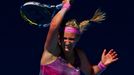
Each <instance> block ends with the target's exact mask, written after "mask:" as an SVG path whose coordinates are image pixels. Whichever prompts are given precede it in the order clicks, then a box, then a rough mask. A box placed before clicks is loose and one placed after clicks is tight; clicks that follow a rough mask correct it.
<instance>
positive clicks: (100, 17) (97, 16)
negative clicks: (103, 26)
mask: <svg viewBox="0 0 134 75" xmlns="http://www.w3.org/2000/svg"><path fill="white" fill-rule="evenodd" d="M105 17H106V13H104V12H102V11H101V10H100V9H97V10H96V11H95V13H94V15H93V17H92V18H91V19H89V20H84V21H82V22H80V23H78V22H77V21H76V20H75V19H72V20H70V21H68V22H67V23H66V26H71V27H74V28H77V29H79V30H80V32H81V34H82V33H83V32H84V31H86V30H87V26H89V25H90V23H91V22H97V23H101V22H102V21H104V20H105Z"/></svg>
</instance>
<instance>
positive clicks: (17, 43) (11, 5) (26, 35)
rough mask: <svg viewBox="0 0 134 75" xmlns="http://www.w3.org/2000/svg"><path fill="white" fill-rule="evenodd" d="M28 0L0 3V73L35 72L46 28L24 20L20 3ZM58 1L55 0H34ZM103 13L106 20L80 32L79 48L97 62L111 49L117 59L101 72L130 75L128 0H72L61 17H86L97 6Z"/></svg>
mask: <svg viewBox="0 0 134 75" xmlns="http://www.w3.org/2000/svg"><path fill="white" fill-rule="evenodd" d="M27 1H29V0H22V1H21V0H10V1H6V0H3V1H2V2H1V3H0V75H9V74H10V75H38V72H39V65H40V58H41V54H42V51H43V45H44V41H45V37H46V34H47V30H48V28H38V27H34V26H31V25H29V24H28V23H27V22H25V21H24V20H23V19H22V18H21V17H20V13H19V9H20V6H21V5H22V4H23V3H25V2H27ZM34 1H38V2H42V3H45V2H48V3H51V4H57V3H60V2H59V1H58V0H54V2H53V1H52V0H34ZM98 7H99V8H102V10H103V11H105V12H106V13H107V20H106V21H105V22H103V23H101V24H92V25H91V27H90V28H89V30H88V31H86V32H85V34H83V37H82V38H81V40H80V42H79V43H78V46H80V47H82V48H83V49H84V50H85V52H86V54H87V56H88V57H89V58H90V60H91V61H92V63H94V64H97V63H98V62H99V61H100V56H101V53H102V50H103V49H104V48H106V49H107V50H109V49H111V48H113V49H115V50H116V51H117V53H118V57H119V60H118V61H117V62H116V63H113V64H112V65H110V66H109V67H108V68H107V70H106V71H105V72H103V75H133V67H134V65H133V63H134V61H133V57H134V54H133V52H134V51H133V50H134V48H133V42H134V30H133V25H134V23H133V22H134V21H133V18H134V14H133V13H134V8H133V2H132V1H129V0H124V1H123V0H118V1H117V0H116V1H115V0H75V1H74V3H73V5H72V8H71V9H70V11H69V12H68V13H67V16H65V19H68V18H71V19H73V18H76V19H77V20H78V21H82V20H84V19H89V18H91V16H92V15H93V13H94V11H95V10H96V9H97V8H98Z"/></svg>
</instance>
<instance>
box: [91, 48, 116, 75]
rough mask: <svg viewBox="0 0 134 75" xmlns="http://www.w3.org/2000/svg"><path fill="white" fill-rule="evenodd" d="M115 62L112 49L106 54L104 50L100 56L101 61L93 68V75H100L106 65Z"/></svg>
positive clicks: (114, 54) (114, 53)
mask: <svg viewBox="0 0 134 75" xmlns="http://www.w3.org/2000/svg"><path fill="white" fill-rule="evenodd" d="M117 60H118V58H117V53H116V52H115V51H114V50H113V49H111V50H110V51H109V52H108V53H106V49H104V51H103V53H102V56H101V61H100V62H99V64H98V65H94V66H93V70H94V73H95V74H97V75H98V74H101V73H102V72H103V71H104V70H105V69H106V68H107V67H108V65H110V64H112V63H113V62H115V61H117Z"/></svg>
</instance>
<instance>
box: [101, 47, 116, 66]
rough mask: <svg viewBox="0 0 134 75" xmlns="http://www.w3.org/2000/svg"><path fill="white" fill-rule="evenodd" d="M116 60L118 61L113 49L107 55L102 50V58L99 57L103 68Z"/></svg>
mask: <svg viewBox="0 0 134 75" xmlns="http://www.w3.org/2000/svg"><path fill="white" fill-rule="evenodd" d="M117 60H118V58H117V53H116V52H115V51H114V50H113V49H111V50H110V51H109V52H108V53H106V49H104V51H103V53H102V56H101V62H102V63H103V64H104V65H105V66H108V65H110V64H111V63H113V62H115V61H117Z"/></svg>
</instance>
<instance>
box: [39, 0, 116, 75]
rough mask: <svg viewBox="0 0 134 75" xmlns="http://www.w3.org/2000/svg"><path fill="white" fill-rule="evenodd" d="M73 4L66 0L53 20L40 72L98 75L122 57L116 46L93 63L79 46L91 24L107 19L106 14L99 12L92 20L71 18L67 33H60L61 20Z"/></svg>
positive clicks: (42, 73) (65, 30)
mask: <svg viewBox="0 0 134 75" xmlns="http://www.w3.org/2000/svg"><path fill="white" fill-rule="evenodd" d="M70 7H71V5H70V0H63V7H62V8H61V10H60V11H59V12H58V13H57V14H56V15H55V16H54V17H53V19H52V21H51V23H50V28H49V31H48V35H47V39H46V42H45V45H44V52H43V55H42V58H41V67H40V75H80V73H83V74H84V75H97V74H101V72H103V71H104V70H105V69H106V68H107V67H108V65H110V64H112V63H113V62H115V61H117V60H118V57H117V53H116V52H115V51H114V50H113V49H111V50H110V51H109V52H106V49H104V51H103V53H102V56H101V60H100V62H99V63H98V64H97V65H91V64H90V62H89V61H88V59H87V57H86V55H85V54H84V52H83V50H82V49H78V48H76V47H75V45H76V43H77V42H78V40H79V39H80V37H81V34H82V33H83V32H84V30H85V28H86V27H87V26H88V25H89V23H90V22H101V21H103V20H104V19H105V13H102V12H99V11H96V12H95V15H94V16H93V18H92V19H90V20H85V21H82V22H81V23H79V24H78V23H77V22H76V20H71V21H68V22H67V23H66V25H65V28H64V33H62V32H59V28H60V24H61V21H62V19H63V17H64V15H65V13H66V12H67V11H68V10H69V9H70ZM60 33H61V34H60Z"/></svg>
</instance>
